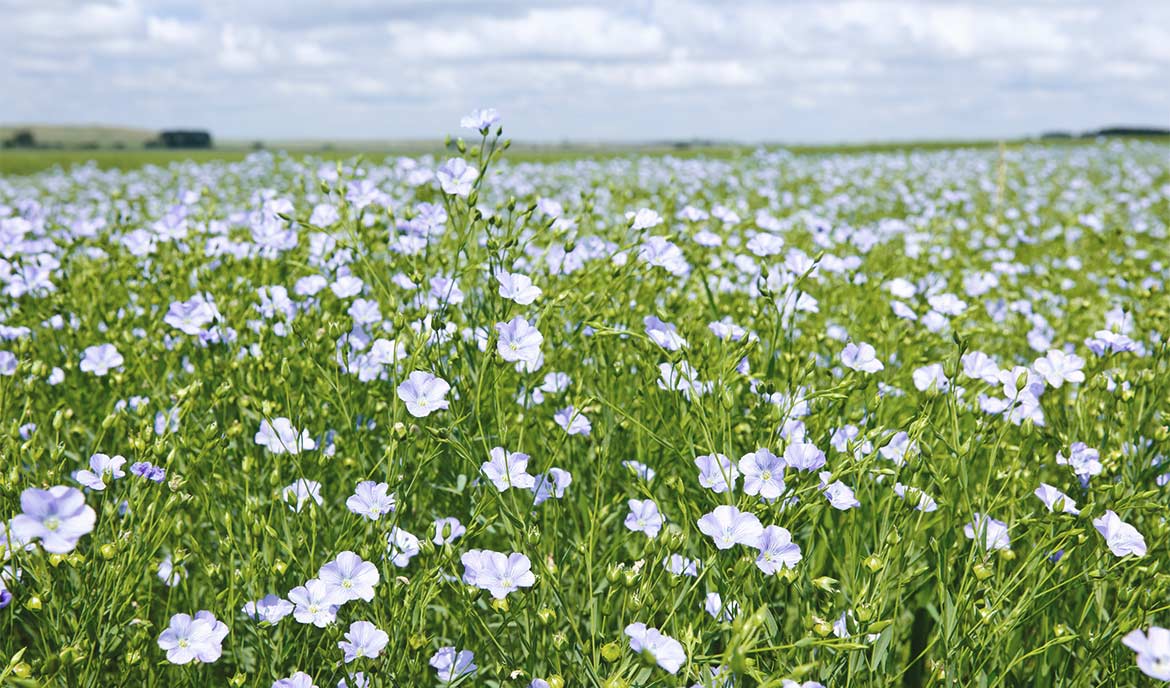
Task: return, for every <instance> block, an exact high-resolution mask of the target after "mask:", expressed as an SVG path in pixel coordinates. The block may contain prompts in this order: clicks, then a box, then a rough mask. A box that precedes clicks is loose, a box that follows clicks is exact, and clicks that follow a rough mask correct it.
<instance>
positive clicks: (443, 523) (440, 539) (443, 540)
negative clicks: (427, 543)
mask: <svg viewBox="0 0 1170 688" xmlns="http://www.w3.org/2000/svg"><path fill="white" fill-rule="evenodd" d="M466 533H467V528H466V527H465V526H464V525H463V524H462V523H460V522H459V519H457V518H453V517H450V516H448V517H446V518H436V519H435V536H434V537H433V538H431V542H433V543H435V544H436V545H438V546H440V547H442V546H443V545H449V544H451V543H452V542H455V541H456V540H458V539H459V538H461V537H463V536H464V535H465V534H466Z"/></svg>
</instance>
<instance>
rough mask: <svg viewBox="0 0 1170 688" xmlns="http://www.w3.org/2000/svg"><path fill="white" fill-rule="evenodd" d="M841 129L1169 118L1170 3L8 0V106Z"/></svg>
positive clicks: (932, 131) (619, 131)
mask: <svg viewBox="0 0 1170 688" xmlns="http://www.w3.org/2000/svg"><path fill="white" fill-rule="evenodd" d="M478 107H494V108H496V109H498V110H499V112H500V113H501V115H502V116H503V123H504V128H505V133H506V135H509V136H511V137H513V138H515V139H517V140H524V141H561V140H574V141H649V140H666V139H693V138H701V139H716V140H733V141H743V142H759V141H769V142H772V141H775V142H792V143H797V142H809V143H816V142H820V143H824V142H845V141H879V140H923V139H956V138H958V139H988V138H1004V137H1018V136H1021V135H1030V134H1037V133H1040V132H1042V131H1047V130H1053V129H1067V130H1073V131H1082V130H1085V129H1092V128H1097V127H1100V126H1103V125H1112V124H1146V125H1160V126H1168V125H1170V1H1167V0H1147V1H1140V2H1139V1H1135V0H1110V1H1090V0H1060V1H1049V0H1044V1H1040V0H987V1H985V2H978V3H975V2H941V1H940V2H926V1H921V2H908V1H903V2H866V1H858V0H845V1H836V0H823V1H821V0H818V1H812V0H804V1H801V0H788V1H777V2H753V1H751V0H744V1H740V0H624V1H615V2H593V3H585V2H577V1H574V0H562V1H547V2H518V1H512V0H469V1H462V0H455V1H449V2H439V1H437V0H413V1H412V0H326V1H322V0H202V1H198V2H197V1H194V0H158V1H148V0H81V1H79V0H0V123H16V122H20V123H42V124H109V125H129V126H141V127H147V128H152V129H160V128H176V127H199V128H206V129H208V130H210V131H211V132H212V133H213V135H215V136H216V137H219V138H227V139H246V140H250V139H265V140H280V139H286V140H287V139H327V140H342V139H420V138H427V139H434V138H439V137H441V136H442V135H444V134H446V133H458V129H457V126H458V122H459V118H460V116H461V115H463V114H466V113H467V112H468V111H470V110H472V109H473V108H478Z"/></svg>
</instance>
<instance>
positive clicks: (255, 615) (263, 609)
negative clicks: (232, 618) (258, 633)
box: [243, 594, 293, 625]
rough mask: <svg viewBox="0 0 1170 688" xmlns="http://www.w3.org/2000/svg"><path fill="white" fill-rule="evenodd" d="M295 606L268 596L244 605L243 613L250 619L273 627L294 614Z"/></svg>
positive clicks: (274, 596) (277, 597)
mask: <svg viewBox="0 0 1170 688" xmlns="http://www.w3.org/2000/svg"><path fill="white" fill-rule="evenodd" d="M292 611H293V604H292V602H289V601H288V600H286V599H284V598H282V597H279V596H277V595H272V594H268V595H265V596H264V597H263V598H261V599H259V600H254V601H251V602H248V603H247V604H245V605H244V609H243V612H244V614H245V615H247V616H248V617H249V618H252V619H255V620H256V621H260V622H267V623H268V624H271V625H276V624H278V623H280V621H281V619H283V618H284V617H286V616H288V615H289V614H292Z"/></svg>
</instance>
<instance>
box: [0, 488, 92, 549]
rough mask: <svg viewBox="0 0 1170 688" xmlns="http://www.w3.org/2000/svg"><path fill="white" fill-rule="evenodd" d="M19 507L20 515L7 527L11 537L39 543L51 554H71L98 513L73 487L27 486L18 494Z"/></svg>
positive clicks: (90, 529) (88, 530) (89, 530)
mask: <svg viewBox="0 0 1170 688" xmlns="http://www.w3.org/2000/svg"><path fill="white" fill-rule="evenodd" d="M20 508H21V510H22V513H21V514H19V515H18V516H16V517H15V518H13V519H12V522H11V524H10V526H9V529H10V530H11V536H12V537H13V538H14V539H15V540H19V541H22V542H31V541H33V540H40V542H41V547H43V548H44V549H45V551H46V552H51V553H53V554H65V553H67V552H72V551H73V548H74V547H76V546H77V542H78V540H80V539H81V537H82V536H83V535H88V534H89V533H91V532H92V531H93V528H94V524H95V523H96V522H97V513H96V512H95V511H94V510H93V507H91V506H89V505H88V504H86V503H85V495H84V494H82V492H81V490H78V489H77V488H75V487H66V486H64V485H57V486H56V487H51V488H49V489H47V490H39V489H37V488H34V487H30V488H28V489H27V490H25V491H23V492H21V493H20Z"/></svg>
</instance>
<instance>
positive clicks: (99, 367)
mask: <svg viewBox="0 0 1170 688" xmlns="http://www.w3.org/2000/svg"><path fill="white" fill-rule="evenodd" d="M124 362H125V359H124V358H122V354H120V353H118V350H117V349H116V348H114V345H113V344H102V345H100V346H90V347H86V349H85V352H84V353H83V354H82V358H81V366H80V368H81V371H82V372H83V373H93V374H94V375H97V376H98V377H101V376H103V375H105V374H106V373H108V372H110V370H111V369H113V368H118V367H120V366H121V365H122V363H124Z"/></svg>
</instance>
